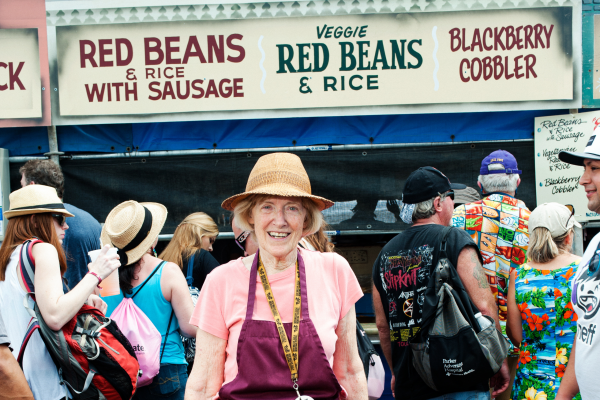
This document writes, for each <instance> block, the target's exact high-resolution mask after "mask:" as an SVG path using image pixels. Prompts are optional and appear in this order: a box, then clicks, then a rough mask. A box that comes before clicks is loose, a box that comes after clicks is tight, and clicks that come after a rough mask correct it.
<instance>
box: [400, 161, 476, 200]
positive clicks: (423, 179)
mask: <svg viewBox="0 0 600 400" xmlns="http://www.w3.org/2000/svg"><path fill="white" fill-rule="evenodd" d="M466 188H467V186H466V185H463V184H460V183H450V180H449V179H448V178H447V177H446V175H444V174H442V173H441V172H440V171H439V170H437V169H435V168H433V167H421V168H419V169H418V170H416V171H413V172H412V173H411V174H410V176H409V177H408V179H407V180H406V183H405V184H404V189H403V190H402V202H403V203H405V204H417V203H420V202H422V201H425V200H429V199H432V198H434V197H436V196H439V195H440V194H441V193H444V192H447V191H448V190H452V189H457V190H459V189H466Z"/></svg>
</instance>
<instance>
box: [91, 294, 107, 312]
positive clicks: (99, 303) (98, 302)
mask: <svg viewBox="0 0 600 400" xmlns="http://www.w3.org/2000/svg"><path fill="white" fill-rule="evenodd" d="M87 303H88V306H92V307H95V308H97V309H98V310H100V311H101V312H102V314H106V310H107V309H108V305H107V304H106V302H105V301H104V300H102V299H101V298H100V297H98V296H96V295H95V294H90V297H88V301H87Z"/></svg>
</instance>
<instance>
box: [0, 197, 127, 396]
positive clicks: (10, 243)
mask: <svg viewBox="0 0 600 400" xmlns="http://www.w3.org/2000/svg"><path fill="white" fill-rule="evenodd" d="M10 206H11V207H10V210H8V211H6V212H5V213H4V217H5V218H6V219H8V224H7V226H6V233H5V236H4V241H3V242H2V247H0V307H1V308H2V313H3V319H4V323H5V325H6V328H7V331H8V337H9V339H10V341H11V343H13V348H14V350H13V354H14V355H15V357H17V355H18V354H19V351H20V343H22V341H23V338H24V337H25V332H26V330H27V325H28V324H29V320H30V319H31V317H30V315H29V313H28V312H27V310H26V309H25V307H24V305H23V299H24V298H25V295H26V294H27V293H26V291H25V289H24V288H25V286H24V284H23V281H22V278H21V276H20V274H19V272H18V264H19V251H20V250H21V245H22V243H23V242H24V241H26V240H29V239H32V238H34V237H35V238H38V239H40V240H42V241H43V242H44V243H38V244H36V245H34V246H33V248H32V254H33V258H34V260H35V282H34V286H35V290H36V300H37V305H38V307H39V309H40V312H41V314H42V316H43V318H44V321H46V323H47V325H48V326H49V327H50V328H51V329H53V330H60V329H61V328H62V327H63V326H64V325H65V324H66V323H67V322H68V321H69V320H70V319H71V318H73V316H75V314H76V313H77V311H79V309H80V308H81V306H82V305H83V304H84V303H86V302H87V303H88V304H89V305H91V306H94V307H98V308H99V309H100V310H102V311H105V310H106V303H104V302H103V301H102V300H101V299H100V298H99V297H98V296H96V295H94V294H92V293H93V292H94V289H95V288H96V286H97V285H98V282H99V280H102V279H104V278H106V277H107V276H108V275H109V274H110V273H111V272H112V271H113V270H115V269H116V268H117V267H118V266H119V265H120V264H119V261H118V256H116V255H113V256H110V257H109V256H106V251H107V249H105V250H104V251H103V252H102V253H101V255H100V256H99V257H98V258H97V259H96V261H94V262H93V263H91V264H90V266H89V267H90V272H89V273H88V275H86V276H85V277H84V278H83V279H82V280H81V282H80V283H79V284H78V285H77V286H75V287H74V288H73V289H72V290H70V291H69V292H68V293H64V291H63V285H62V276H63V275H64V273H65V271H66V269H67V264H66V258H65V253H64V251H63V249H62V246H61V244H62V240H63V238H64V236H65V231H66V230H67V229H68V228H69V227H68V225H67V223H66V218H65V217H73V215H72V214H70V213H69V212H68V211H67V210H65V208H64V206H63V205H62V201H61V200H60V199H59V198H58V196H57V194H56V190H55V189H54V188H52V187H49V186H43V185H29V186H26V187H24V188H22V189H19V190H16V191H14V192H13V193H11V194H10ZM107 248H108V247H107ZM29 306H30V307H31V308H33V301H32V300H31V299H29ZM23 372H24V374H25V378H26V379H27V382H28V383H29V386H30V387H31V391H32V392H33V396H34V397H35V398H36V399H44V400H46V399H47V400H59V399H62V398H64V397H66V396H67V392H66V390H65V388H64V387H61V385H60V384H59V378H58V373H57V370H56V366H55V365H54V363H53V361H52V359H51V358H50V354H49V353H48V351H47V350H46V346H45V345H44V342H43V341H42V339H41V337H40V335H39V333H35V332H34V334H33V336H32V338H31V339H30V341H29V344H28V346H27V351H25V353H24V359H23Z"/></svg>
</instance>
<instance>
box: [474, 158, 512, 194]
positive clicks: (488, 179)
mask: <svg viewBox="0 0 600 400" xmlns="http://www.w3.org/2000/svg"><path fill="white" fill-rule="evenodd" d="M501 169H502V170H503V169H504V166H503V165H501V164H490V165H489V166H488V170H490V171H494V170H496V171H498V170H501ZM477 180H478V181H479V183H481V187H482V188H483V190H485V191H486V192H487V193H492V192H514V191H516V190H517V184H518V181H519V174H489V175H479V177H478V178H477Z"/></svg>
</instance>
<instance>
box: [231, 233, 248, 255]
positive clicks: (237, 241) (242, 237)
mask: <svg viewBox="0 0 600 400" xmlns="http://www.w3.org/2000/svg"><path fill="white" fill-rule="evenodd" d="M250 233H251V231H244V232H242V233H240V234H239V235H238V237H236V238H235V244H237V245H238V247H239V248H240V249H242V251H244V252H245V251H246V245H244V242H245V241H246V239H248V236H250Z"/></svg>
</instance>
